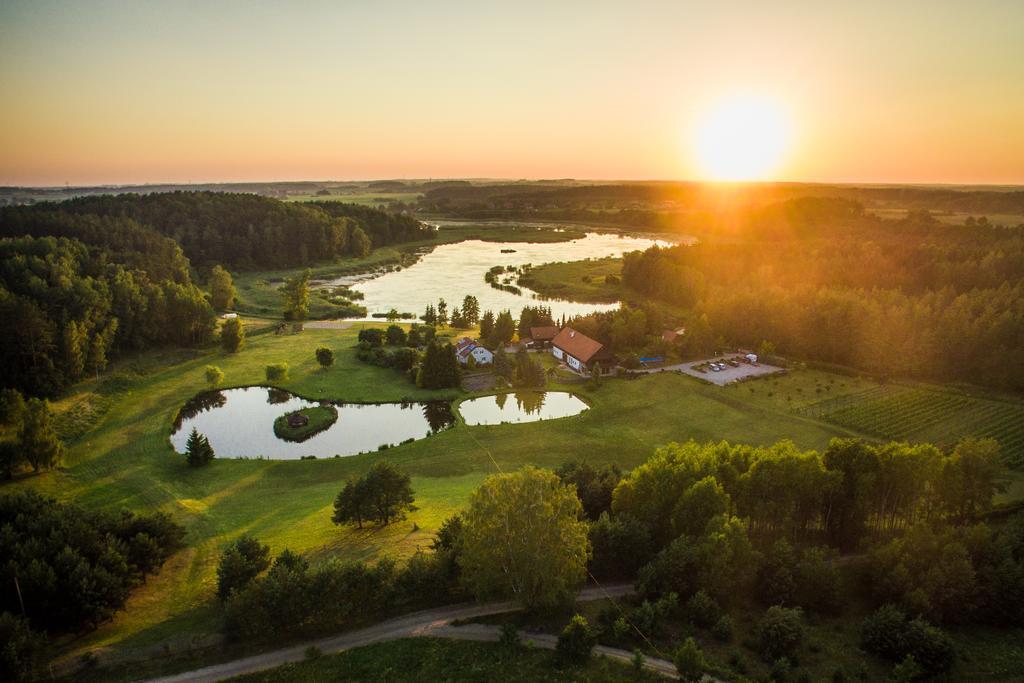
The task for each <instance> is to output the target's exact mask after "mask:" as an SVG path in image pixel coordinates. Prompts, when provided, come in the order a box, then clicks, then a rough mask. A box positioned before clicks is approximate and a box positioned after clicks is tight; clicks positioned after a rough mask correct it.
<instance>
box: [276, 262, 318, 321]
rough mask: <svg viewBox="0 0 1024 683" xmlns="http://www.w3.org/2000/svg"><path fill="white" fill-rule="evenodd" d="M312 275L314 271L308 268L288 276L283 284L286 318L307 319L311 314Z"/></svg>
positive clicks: (282, 294) (282, 291)
mask: <svg viewBox="0 0 1024 683" xmlns="http://www.w3.org/2000/svg"><path fill="white" fill-rule="evenodd" d="M311 277H312V273H311V272H310V270H309V269H308V268H307V269H306V270H304V271H302V273H300V274H299V275H295V276H293V277H290V278H288V279H287V280H285V281H284V284H283V285H281V296H283V297H284V317H285V319H286V320H305V319H306V316H307V315H309V280H310V278H311Z"/></svg>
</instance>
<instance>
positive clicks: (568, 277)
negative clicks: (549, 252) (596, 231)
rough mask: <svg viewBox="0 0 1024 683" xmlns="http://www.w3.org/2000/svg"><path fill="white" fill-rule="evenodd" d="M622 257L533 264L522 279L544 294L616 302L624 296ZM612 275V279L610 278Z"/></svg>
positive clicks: (574, 299)
mask: <svg viewBox="0 0 1024 683" xmlns="http://www.w3.org/2000/svg"><path fill="white" fill-rule="evenodd" d="M621 274H622V259H621V258H603V259H587V260H585V261H569V262H559V263H545V264H543V265H540V266H534V267H533V268H530V269H529V271H528V272H527V273H526V274H524V275H523V276H522V277H520V279H519V281H520V282H521V283H522V284H523V285H525V286H527V287H529V288H530V289H532V290H533V291H535V292H537V293H538V294H540V295H541V296H545V297H548V298H552V299H570V300H572V301H579V302H584V303H613V302H616V301H619V300H620V299H621V298H622V285H621V284H620V283H619V280H618V278H619V277H620V276H621ZM609 276H611V277H612V278H613V280H612V281H611V282H609V281H608V277H609Z"/></svg>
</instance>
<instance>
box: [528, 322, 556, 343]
mask: <svg viewBox="0 0 1024 683" xmlns="http://www.w3.org/2000/svg"><path fill="white" fill-rule="evenodd" d="M556 336H558V328H557V327H556V326H554V325H543V326H541V327H531V328H530V339H532V340H533V341H551V340H552V339H554V338H555V337H556Z"/></svg>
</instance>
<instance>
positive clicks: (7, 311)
mask: <svg viewBox="0 0 1024 683" xmlns="http://www.w3.org/2000/svg"><path fill="white" fill-rule="evenodd" d="M113 258H114V254H112V253H111V252H108V251H105V250H102V249H99V248H92V249H90V248H89V247H87V246H86V245H85V244H83V243H82V242H79V241H77V240H74V239H68V238H64V237H19V238H9V239H2V240H0V316H2V317H3V319H4V320H10V321H17V324H16V325H12V326H10V328H9V329H8V331H7V334H5V335H3V338H2V340H0V374H2V375H3V377H4V385H5V386H7V387H13V388H16V389H19V390H21V391H22V392H24V393H26V394H30V395H33V396H49V397H52V396H56V395H58V394H59V393H60V392H61V391H62V390H63V389H64V388H65V387H67V386H68V385H70V384H72V383H74V382H75V381H77V380H79V379H81V378H82V377H84V376H85V375H86V374H87V373H94V372H100V371H102V370H103V369H105V368H106V365H107V362H108V360H109V356H110V354H111V353H112V352H113V351H117V350H124V349H141V348H145V347H147V346H152V345H160V344H167V343H172V344H180V345H193V344H201V343H204V342H206V341H208V340H209V339H210V338H211V336H212V334H213V329H214V321H215V318H214V313H213V309H212V308H211V306H210V304H209V302H208V301H207V300H206V298H205V297H204V295H203V293H202V292H201V291H200V290H199V289H198V288H197V287H196V286H195V285H193V284H192V283H191V282H190V281H189V280H188V274H187V271H186V272H185V273H184V274H182V273H178V272H177V271H175V272H174V273H173V275H174V277H173V278H168V279H161V280H157V279H153V277H152V276H151V275H150V274H148V273H147V272H146V271H142V270H137V269H129V268H127V267H125V266H124V265H121V264H117V263H114V262H112V259H113Z"/></svg>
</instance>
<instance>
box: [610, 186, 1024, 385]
mask: <svg viewBox="0 0 1024 683" xmlns="http://www.w3.org/2000/svg"><path fill="white" fill-rule="evenodd" d="M744 228H745V230H744V234H746V236H747V239H745V240H742V241H736V240H712V241H708V242H706V243H702V244H699V245H695V246H679V247H673V248H669V249H659V248H652V249H650V250H648V251H646V252H644V253H639V252H637V253H633V254H629V255H627V256H626V258H625V260H624V263H623V272H622V279H623V283H624V284H625V285H627V286H629V287H631V288H632V289H634V290H636V291H638V292H640V293H642V294H645V295H647V296H650V297H652V298H655V299H658V300H662V301H666V302H669V303H672V304H676V305H680V306H683V307H686V308H688V309H690V310H692V311H693V312H694V313H695V314H696V315H695V318H696V319H701V320H706V323H707V324H709V325H710V327H711V329H712V330H713V332H714V335H715V336H720V337H723V338H725V339H726V340H729V341H731V342H734V343H739V344H744V345H748V346H753V347H756V345H758V344H759V343H760V342H761V341H763V340H768V341H770V342H772V343H774V344H776V345H777V348H778V350H779V351H780V352H782V353H783V354H790V355H793V356H798V357H802V358H808V359H815V360H819V361H824V362H828V363H836V364H842V365H848V366H853V367H858V368H863V369H865V370H868V371H871V372H873V373H875V374H878V375H880V376H906V377H918V378H928V379H936V380H943V381H945V380H960V381H967V382H973V383H977V384H984V385H988V386H993V387H1000V388H1006V389H1015V390H1020V389H1024V365H1022V364H1021V363H1020V362H1017V360H1016V359H1019V358H1020V357H1021V356H1022V354H1024V234H1022V233H1021V232H1020V231H1018V230H1016V229H1010V228H999V227H995V226H990V225H984V224H981V225H979V224H974V225H972V226H969V227H965V226H950V225H945V224H942V223H939V222H937V221H935V220H934V219H932V218H931V217H930V216H929V215H928V214H927V213H914V214H912V215H910V216H908V217H907V218H905V219H901V220H892V221H889V220H882V219H879V218H876V217H874V216H872V215H870V214H867V213H864V212H863V210H862V208H861V207H860V205H859V204H856V203H853V202H848V201H846V200H822V199H813V200H811V199H803V200H794V201H792V202H787V203H785V204H782V205H777V206H773V207H770V208H768V209H764V210H761V211H759V212H757V214H756V216H753V217H751V219H750V220H749V222H748V223H746V224H745V226H744ZM705 316H706V318H704V317H705Z"/></svg>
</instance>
